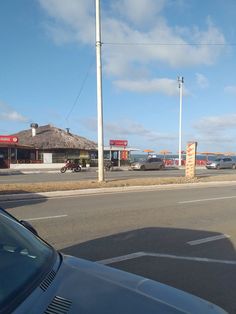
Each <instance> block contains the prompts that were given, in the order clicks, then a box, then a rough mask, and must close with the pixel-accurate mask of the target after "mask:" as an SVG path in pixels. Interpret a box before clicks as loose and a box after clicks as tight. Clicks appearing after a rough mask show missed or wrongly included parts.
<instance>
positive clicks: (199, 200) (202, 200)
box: [178, 196, 236, 204]
mask: <svg viewBox="0 0 236 314" xmlns="http://www.w3.org/2000/svg"><path fill="white" fill-rule="evenodd" d="M232 198H236V196H222V197H214V198H202V199H198V200H191V201H181V202H178V204H188V203H198V202H209V201H219V200H226V199H232Z"/></svg>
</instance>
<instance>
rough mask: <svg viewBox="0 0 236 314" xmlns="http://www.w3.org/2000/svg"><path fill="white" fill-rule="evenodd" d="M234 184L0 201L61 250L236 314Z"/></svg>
mask: <svg viewBox="0 0 236 314" xmlns="http://www.w3.org/2000/svg"><path fill="white" fill-rule="evenodd" d="M235 201H236V185H232V186H227V187H214V188H210V187H208V188H206V187H205V188H191V187H189V188H183V189H179V190H162V191H158V190H157V191H148V192H140V191H139V192H123V193H116V194H115V193H112V194H106V195H104V194H101V195H90V196H79V197H78V196H77V197H70V198H65V197H61V198H55V199H42V200H37V201H33V200H31V201H21V202H18V203H16V202H5V203H2V204H1V205H2V206H3V207H5V208H8V209H9V210H10V211H11V213H13V214H15V215H16V216H17V217H19V218H24V219H27V220H29V221H31V223H32V224H33V225H34V226H35V227H36V228H37V230H38V231H39V234H40V235H41V236H42V237H44V238H45V239H46V240H47V241H49V242H50V243H52V244H53V245H54V246H55V247H57V248H58V249H60V250H62V251H63V252H64V253H67V254H73V255H76V256H79V257H84V258H87V259H90V260H93V261H100V262H103V263H105V264H108V265H110V266H112V267H117V268H120V269H124V270H127V271H130V272H133V273H137V274H140V275H143V276H146V277H149V278H152V279H155V280H158V281H160V282H163V283H167V284H170V285H172V286H174V287H177V288H180V289H183V290H185V291H189V292H191V293H193V294H195V295H198V296H200V297H202V298H204V299H207V300H209V301H211V302H214V303H216V304H218V305H220V306H221V307H223V308H225V309H226V310H227V311H229V313H236V297H235V293H236V292H235V291H236V252H235V245H236V228H235V223H236V205H235Z"/></svg>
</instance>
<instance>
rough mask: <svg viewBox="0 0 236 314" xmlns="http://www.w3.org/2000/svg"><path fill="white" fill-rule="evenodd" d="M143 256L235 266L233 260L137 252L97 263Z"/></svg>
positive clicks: (235, 262) (111, 262)
mask: <svg viewBox="0 0 236 314" xmlns="http://www.w3.org/2000/svg"><path fill="white" fill-rule="evenodd" d="M144 256H150V257H157V258H169V259H178V260H185V261H192V262H203V263H218V264H228V265H236V261H234V260H220V259H214V258H204V257H189V256H179V255H171V254H160V253H148V252H137V253H132V254H127V255H123V256H117V257H112V258H108V259H104V260H100V261H97V263H99V264H103V265H109V264H113V263H118V262H122V261H127V260H130V259H134V258H138V257H144Z"/></svg>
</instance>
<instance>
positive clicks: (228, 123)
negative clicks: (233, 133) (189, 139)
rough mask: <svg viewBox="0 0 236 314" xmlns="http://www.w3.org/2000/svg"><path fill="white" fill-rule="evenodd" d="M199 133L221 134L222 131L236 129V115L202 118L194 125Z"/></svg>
mask: <svg viewBox="0 0 236 314" xmlns="http://www.w3.org/2000/svg"><path fill="white" fill-rule="evenodd" d="M194 128H196V129H198V130H199V131H200V132H215V133H216V132H219V131H220V132H222V130H227V129H232V128H235V129H236V113H233V114H229V115H224V116H212V117H204V118H202V119H201V120H200V121H198V122H197V123H195V124H194Z"/></svg>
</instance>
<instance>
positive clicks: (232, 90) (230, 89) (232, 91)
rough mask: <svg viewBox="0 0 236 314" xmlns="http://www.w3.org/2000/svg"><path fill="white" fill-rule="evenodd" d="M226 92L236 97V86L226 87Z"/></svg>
mask: <svg viewBox="0 0 236 314" xmlns="http://www.w3.org/2000/svg"><path fill="white" fill-rule="evenodd" d="M224 91H225V92H226V93H229V94H233V95H236V85H230V86H226V87H225V88H224Z"/></svg>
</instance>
